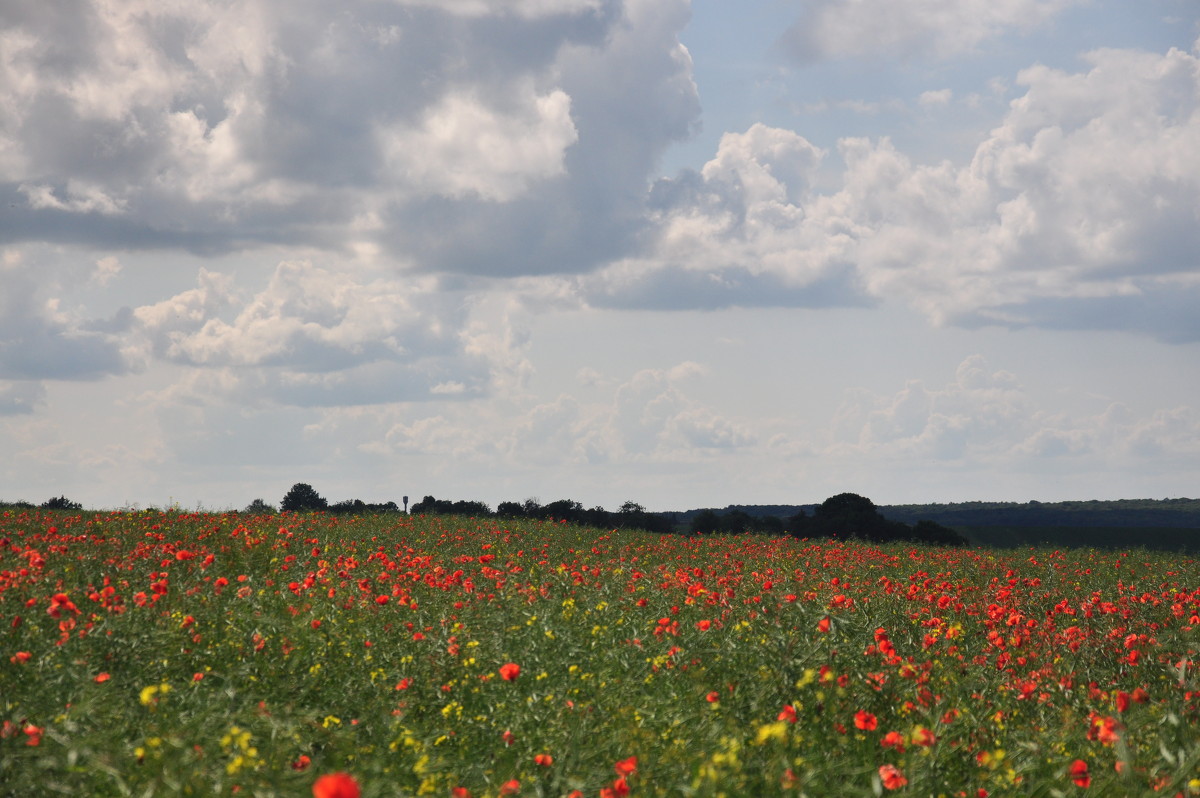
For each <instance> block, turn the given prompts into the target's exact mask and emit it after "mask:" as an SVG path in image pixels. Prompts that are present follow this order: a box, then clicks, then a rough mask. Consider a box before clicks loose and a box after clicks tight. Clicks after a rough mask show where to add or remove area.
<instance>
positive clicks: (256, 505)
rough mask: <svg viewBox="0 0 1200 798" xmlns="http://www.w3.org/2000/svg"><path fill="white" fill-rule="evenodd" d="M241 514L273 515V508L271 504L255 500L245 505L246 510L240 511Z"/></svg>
mask: <svg viewBox="0 0 1200 798" xmlns="http://www.w3.org/2000/svg"><path fill="white" fill-rule="evenodd" d="M242 512H244V513H249V514H251V515H274V514H275V506H274V505H272V504H267V503H266V502H265V501H263V500H262V499H255V500H254V501H252V502H250V503H249V504H247V505H246V509H245V510H242Z"/></svg>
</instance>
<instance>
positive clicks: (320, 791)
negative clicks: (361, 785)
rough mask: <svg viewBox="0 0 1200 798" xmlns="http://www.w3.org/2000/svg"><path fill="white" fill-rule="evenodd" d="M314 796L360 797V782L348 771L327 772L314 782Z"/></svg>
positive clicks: (315, 797)
mask: <svg viewBox="0 0 1200 798" xmlns="http://www.w3.org/2000/svg"><path fill="white" fill-rule="evenodd" d="M312 791H313V798H359V796H360V795H361V794H362V793H361V792H360V791H359V789H358V782H356V781H355V780H354V777H353V776H351V775H350V774H348V773H327V774H325V775H324V776H321V777H320V778H319V779H317V780H316V781H315V782H313V788H312Z"/></svg>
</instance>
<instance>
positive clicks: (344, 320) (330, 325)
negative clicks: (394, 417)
mask: <svg viewBox="0 0 1200 798" xmlns="http://www.w3.org/2000/svg"><path fill="white" fill-rule="evenodd" d="M133 317H134V319H135V320H136V321H137V323H138V326H137V330H136V332H137V333H138V334H139V335H141V336H142V337H143V339H144V340H145V341H146V342H147V344H146V345H147V347H148V348H149V350H150V351H151V352H152V353H153V355H154V356H155V357H159V358H162V359H165V360H168V361H171V362H175V363H179V364H181V365H188V366H199V367H203V368H206V369H214V370H222V371H223V372H224V373H225V374H226V375H227V377H228V379H229V380H230V381H231V382H229V384H226V385H225V386H224V387H223V388H222V392H224V393H227V394H229V395H233V396H239V397H240V398H242V399H245V400H248V401H253V400H255V399H258V398H268V399H270V400H271V401H274V402H278V403H281V404H293V405H300V406H330V405H336V404H375V403H387V402H397V401H421V400H427V399H429V398H430V397H431V396H434V395H436V396H440V397H443V398H446V397H451V396H468V395H471V396H473V395H479V394H481V393H483V392H485V391H486V390H487V389H488V386H489V380H490V378H489V366H488V363H487V360H486V358H485V357H484V356H483V353H480V352H476V351H468V350H469V348H470V343H471V342H470V340H469V338H468V337H467V336H466V335H465V334H464V332H463V330H464V328H465V327H466V326H468V321H467V313H466V306H465V305H464V303H463V301H462V298H461V297H458V296H455V295H454V294H453V293H452V292H438V291H436V285H435V284H433V283H432V282H430V281H428V280H425V281H421V280H399V279H395V278H384V277H377V278H373V279H358V278H356V277H355V276H354V275H353V274H349V273H347V272H345V271H339V270H332V269H326V268H322V267H320V266H316V265H314V264H313V263H311V262H309V261H284V262H282V263H280V264H279V265H278V266H277V267H276V268H275V270H274V273H273V274H272V276H271V278H270V280H269V281H268V283H267V285H266V286H265V287H264V288H263V289H262V290H261V291H259V292H258V293H256V294H254V295H253V296H252V297H250V298H248V299H246V300H239V299H238V298H237V297H236V296H235V293H234V291H233V289H232V283H231V280H230V278H229V277H227V276H224V275H219V274H214V273H211V272H208V271H205V270H201V272H200V275H199V286H198V287H197V288H194V289H190V290H188V291H184V292H182V293H180V294H177V295H175V296H173V297H171V298H169V299H167V300H163V301H162V302H158V303H155V304H153V305H146V306H143V307H140V308H137V309H135V310H134V311H133Z"/></svg>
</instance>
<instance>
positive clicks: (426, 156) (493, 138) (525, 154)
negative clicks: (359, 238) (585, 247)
mask: <svg viewBox="0 0 1200 798" xmlns="http://www.w3.org/2000/svg"><path fill="white" fill-rule="evenodd" d="M519 105H520V107H518V108H516V109H514V110H513V111H512V112H510V113H505V112H503V111H497V110H496V109H494V108H489V107H488V106H487V105H486V104H485V103H483V102H481V101H480V99H479V98H478V97H475V96H471V95H470V94H450V95H448V96H446V97H444V98H443V99H442V100H441V102H439V103H438V105H436V106H435V107H433V108H430V109H429V110H428V111H427V112H426V114H425V116H424V118H423V119H422V120H421V122H420V124H419V125H418V126H417V127H416V128H408V129H404V128H401V129H396V128H385V129H384V130H382V131H381V132H380V139H381V143H382V147H383V150H384V159H385V162H386V164H387V166H388V168H389V169H390V170H391V172H392V174H393V175H394V176H395V179H396V181H397V182H398V183H399V185H401V186H403V187H405V188H407V189H408V190H411V191H416V192H421V193H430V194H436V195H441V196H445V197H451V198H462V197H468V196H472V195H474V196H478V197H480V198H482V199H485V200H490V201H494V202H504V201H508V200H511V199H513V198H514V197H517V196H520V195H521V194H523V193H525V192H526V191H528V190H529V188H530V187H531V186H532V185H533V184H534V183H536V182H537V181H539V180H544V179H546V178H549V177H554V176H556V175H561V174H563V173H564V171H565V167H564V156H565V153H566V149H567V147H569V146H571V145H572V144H574V143H575V141H576V140H577V139H578V138H579V133H578V131H577V130H576V129H575V125H574V124H572V122H571V98H570V97H568V96H567V94H566V93H565V92H563V91H560V90H558V91H552V92H550V93H548V94H546V95H543V96H536V95H529V96H526V97H523V98H522V99H521V100H520V101H519Z"/></svg>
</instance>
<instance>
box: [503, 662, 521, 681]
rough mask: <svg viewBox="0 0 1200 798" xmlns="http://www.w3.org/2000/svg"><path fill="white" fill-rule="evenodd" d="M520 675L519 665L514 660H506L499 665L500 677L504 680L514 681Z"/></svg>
mask: <svg viewBox="0 0 1200 798" xmlns="http://www.w3.org/2000/svg"><path fill="white" fill-rule="evenodd" d="M520 675H521V666H520V665H518V664H517V663H515V662H506V663H504V664H503V665H501V666H500V678H501V679H503V680H504V681H506V682H512V681H516V678H517V677H518V676H520Z"/></svg>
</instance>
